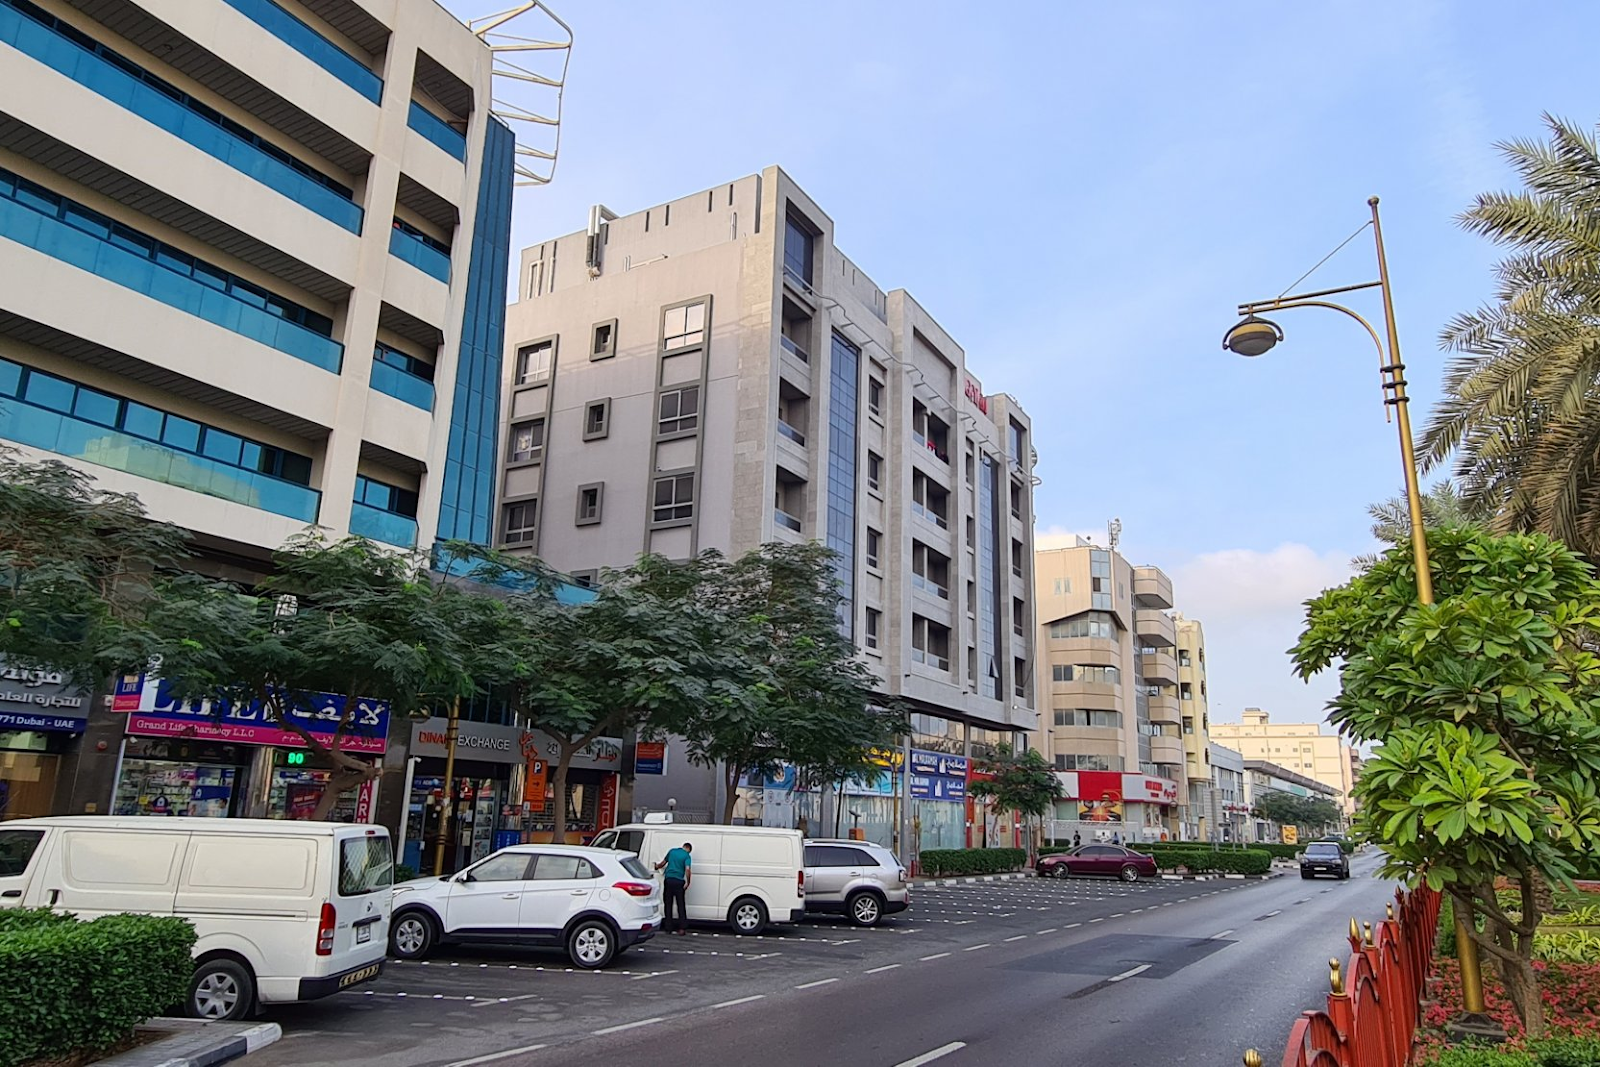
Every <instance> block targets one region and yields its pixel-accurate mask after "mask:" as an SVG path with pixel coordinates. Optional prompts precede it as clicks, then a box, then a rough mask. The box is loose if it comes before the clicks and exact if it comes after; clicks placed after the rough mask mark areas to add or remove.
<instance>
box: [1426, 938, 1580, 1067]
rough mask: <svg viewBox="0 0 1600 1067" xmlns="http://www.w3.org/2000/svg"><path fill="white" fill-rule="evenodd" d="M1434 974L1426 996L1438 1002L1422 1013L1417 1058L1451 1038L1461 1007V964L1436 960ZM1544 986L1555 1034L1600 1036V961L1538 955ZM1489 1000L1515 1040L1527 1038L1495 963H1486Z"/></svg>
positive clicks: (1547, 1021)
mask: <svg viewBox="0 0 1600 1067" xmlns="http://www.w3.org/2000/svg"><path fill="white" fill-rule="evenodd" d="M1435 962H1436V964H1437V965H1436V967H1435V969H1434V977H1433V980H1432V981H1431V982H1430V983H1429V987H1428V993H1427V994H1426V996H1428V997H1430V998H1432V999H1433V1000H1434V1001H1435V1002H1436V1003H1434V1004H1432V1005H1430V1006H1429V1007H1428V1009H1427V1011H1426V1012H1424V1013H1423V1017H1422V1025H1421V1027H1419V1029H1418V1031H1417V1048H1418V1051H1419V1054H1418V1056H1417V1060H1418V1061H1419V1062H1422V1063H1426V1062H1427V1061H1428V1060H1429V1059H1431V1058H1432V1057H1431V1055H1429V1053H1431V1052H1432V1051H1434V1050H1438V1049H1442V1048H1443V1047H1444V1046H1445V1045H1446V1044H1448V1041H1447V1039H1446V1037H1445V1032H1444V1027H1445V1024H1446V1023H1448V1022H1449V1021H1450V1020H1451V1019H1452V1018H1454V1017H1455V1016H1456V1015H1459V1014H1460V1013H1461V966H1460V964H1459V963H1457V962H1456V961H1455V960H1453V959H1441V960H1437V961H1435ZM1533 969H1534V971H1535V972H1536V973H1537V974H1538V976H1539V990H1540V992H1541V993H1542V994H1543V997H1544V1017H1545V1025H1546V1026H1548V1027H1549V1029H1550V1031H1551V1033H1553V1034H1576V1035H1579V1036H1582V1037H1592V1038H1600V963H1542V962H1539V961H1537V960H1536V961H1534V964H1533ZM1483 1000H1484V1006H1485V1008H1486V1009H1487V1010H1488V1013H1489V1015H1490V1016H1491V1017H1493V1019H1494V1020H1495V1021H1496V1022H1497V1023H1499V1024H1500V1025H1501V1027H1503V1028H1504V1029H1505V1032H1506V1033H1507V1034H1508V1035H1510V1037H1511V1041H1512V1043H1513V1044H1516V1043H1520V1041H1521V1038H1522V1021H1521V1020H1520V1019H1519V1018H1518V1017H1517V1012H1516V1009H1515V1008H1513V1007H1512V1005H1511V1001H1510V999H1509V998H1508V997H1507V996H1506V994H1505V990H1504V989H1503V988H1502V987H1501V985H1500V979H1499V977H1498V976H1497V975H1496V973H1495V969H1494V967H1493V966H1491V965H1490V964H1489V962H1488V961H1487V960H1486V961H1484V967H1483Z"/></svg>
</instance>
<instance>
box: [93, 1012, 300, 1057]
mask: <svg viewBox="0 0 1600 1067" xmlns="http://www.w3.org/2000/svg"><path fill="white" fill-rule="evenodd" d="M139 1029H141V1030H163V1031H170V1034H169V1036H167V1037H163V1038H161V1039H160V1040H158V1041H152V1042H150V1043H149V1044H148V1045H141V1046H139V1047H138V1048H135V1049H129V1050H128V1051H127V1052H124V1053H121V1054H120V1055H116V1056H112V1057H111V1058H110V1059H104V1060H98V1061H96V1063H95V1067H216V1065H217V1064H220V1063H227V1062H228V1061H230V1060H236V1059H238V1058H239V1057H240V1056H244V1055H247V1054H249V1053H251V1052H254V1051H256V1050H257V1049H260V1048H265V1047H266V1046H268V1045H270V1044H272V1043H273V1042H274V1041H277V1040H278V1039H279V1038H280V1037H282V1036H283V1029H282V1028H281V1027H280V1026H279V1025H278V1024H277V1023H218V1022H201V1021H198V1020H195V1019H168V1018H161V1019H151V1020H150V1021H149V1022H147V1023H145V1024H144V1025H143V1026H141V1027H139Z"/></svg>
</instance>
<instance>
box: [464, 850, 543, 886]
mask: <svg viewBox="0 0 1600 1067" xmlns="http://www.w3.org/2000/svg"><path fill="white" fill-rule="evenodd" d="M532 866H533V857H532V856H530V855H528V854H527V853H526V852H502V853H501V854H500V855H498V856H490V857H489V858H488V859H486V860H484V861H483V862H482V863H480V864H478V865H477V866H476V867H473V868H471V869H470V870H468V871H467V873H468V874H470V875H471V876H472V880H473V881H474V882H525V881H527V880H528V875H529V870H528V868H530V867H532Z"/></svg>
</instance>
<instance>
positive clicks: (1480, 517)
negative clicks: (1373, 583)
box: [1350, 478, 1493, 570]
mask: <svg viewBox="0 0 1600 1067" xmlns="http://www.w3.org/2000/svg"><path fill="white" fill-rule="evenodd" d="M1367 514H1368V515H1369V516H1371V518H1372V536H1373V537H1375V538H1377V539H1378V541H1379V542H1380V543H1382V544H1384V545H1387V546H1389V547H1390V548H1393V547H1394V546H1395V545H1401V544H1405V543H1406V542H1407V541H1409V540H1410V539H1411V510H1410V506H1409V505H1408V504H1407V503H1406V498H1405V497H1404V496H1403V495H1402V496H1392V497H1389V498H1388V499H1387V500H1384V501H1382V502H1381V503H1378V504H1369V505H1367ZM1492 518H1493V515H1492V513H1490V512H1489V511H1486V510H1485V509H1484V507H1483V506H1482V504H1481V503H1479V502H1477V501H1472V500H1468V499H1467V498H1466V497H1464V496H1462V495H1461V490H1460V489H1458V488H1456V485H1455V483H1454V482H1452V481H1450V480H1449V479H1448V478H1447V479H1445V480H1444V481H1442V482H1439V483H1438V484H1436V485H1435V486H1433V487H1432V488H1431V489H1429V490H1428V491H1427V492H1426V493H1424V494H1423V495H1422V527H1423V529H1425V530H1447V529H1450V528H1452V527H1456V526H1475V527H1480V528H1487V527H1488V525H1489V521H1490V520H1491V519H1492ZM1378 558H1379V554H1378V553H1377V552H1371V553H1368V554H1366V555H1362V556H1357V557H1356V558H1355V559H1353V560H1351V561H1350V564H1351V566H1353V567H1354V568H1355V569H1356V570H1366V569H1367V568H1368V567H1370V566H1372V565H1373V564H1374V563H1377V562H1378Z"/></svg>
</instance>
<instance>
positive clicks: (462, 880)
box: [456, 871, 477, 885]
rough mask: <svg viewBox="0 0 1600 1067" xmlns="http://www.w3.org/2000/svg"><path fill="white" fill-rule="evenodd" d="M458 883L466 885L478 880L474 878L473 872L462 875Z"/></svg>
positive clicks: (457, 879) (458, 878)
mask: <svg viewBox="0 0 1600 1067" xmlns="http://www.w3.org/2000/svg"><path fill="white" fill-rule="evenodd" d="M456 881H458V882H460V883H461V884H462V885H466V884H467V883H468V882H476V881H477V879H476V878H474V877H472V872H471V871H467V872H466V873H465V874H462V875H460V876H459V877H457V878H456Z"/></svg>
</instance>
